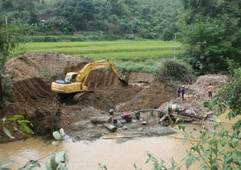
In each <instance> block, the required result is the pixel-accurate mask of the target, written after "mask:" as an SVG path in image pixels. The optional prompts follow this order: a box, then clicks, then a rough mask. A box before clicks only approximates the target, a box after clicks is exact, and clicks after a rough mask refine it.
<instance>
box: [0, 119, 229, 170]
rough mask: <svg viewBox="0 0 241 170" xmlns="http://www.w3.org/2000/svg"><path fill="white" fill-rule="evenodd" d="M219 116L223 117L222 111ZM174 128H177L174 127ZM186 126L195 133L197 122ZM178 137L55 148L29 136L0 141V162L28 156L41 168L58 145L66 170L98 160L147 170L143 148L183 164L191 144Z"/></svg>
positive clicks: (93, 167) (120, 169) (84, 169)
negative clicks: (24, 138) (9, 141)
mask: <svg viewBox="0 0 241 170" xmlns="http://www.w3.org/2000/svg"><path fill="white" fill-rule="evenodd" d="M221 119H222V120H225V121H227V120H226V119H225V116H224V115H223V116H222V117H221ZM226 125H228V126H231V123H230V124H229V123H226ZM174 129H176V130H177V127H174ZM186 129H187V131H189V132H192V133H193V135H198V134H199V130H198V129H199V125H198V124H187V125H186ZM196 129H197V130H196ZM182 138H183V134H182V133H181V132H178V133H177V134H172V135H169V136H162V137H151V138H132V139H131V140H127V141H125V142H122V143H117V142H116V139H115V138H114V139H99V140H96V141H93V142H89V141H82V142H72V141H65V142H63V143H62V144H61V145H60V146H59V147H58V148H56V147H55V146H53V145H48V144H45V143H43V142H42V141H41V140H40V139H39V138H31V139H27V140H26V141H25V142H23V141H16V142H12V143H7V144H0V162H4V161H6V160H14V161H15V163H14V164H12V165H11V166H9V168H11V169H13V170H15V169H18V168H20V167H22V166H23V165H24V163H25V162H27V161H28V159H29V158H31V159H35V160H36V159H40V160H39V162H40V163H41V168H36V169H37V170H38V169H43V170H44V169H46V168H45V164H46V162H47V161H48V160H49V158H50V156H48V157H46V156H47V155H48V154H49V153H51V152H54V151H56V150H57V149H58V150H64V151H65V152H66V153H67V154H68V156H69V159H70V161H69V165H68V167H69V169H70V170H100V169H101V168H100V167H99V165H98V164H99V163H100V164H101V165H105V166H106V167H107V169H108V170H134V169H135V168H134V165H133V164H136V166H137V167H138V168H142V169H143V170H147V169H152V167H153V165H152V162H149V163H146V160H147V158H148V156H147V152H149V153H151V154H152V155H153V156H154V157H155V158H157V160H164V161H166V162H167V164H168V165H170V164H169V162H170V161H169V160H170V159H171V158H174V159H175V160H176V161H177V162H178V164H179V165H181V164H183V163H181V159H182V158H184V157H185V155H186V154H185V151H186V150H187V149H189V148H190V147H191V144H190V143H186V144H183V140H182ZM44 157H46V158H44ZM183 166H185V164H184V165H183ZM183 169H185V168H183ZM192 169H199V165H197V164H196V165H194V166H193V167H192Z"/></svg>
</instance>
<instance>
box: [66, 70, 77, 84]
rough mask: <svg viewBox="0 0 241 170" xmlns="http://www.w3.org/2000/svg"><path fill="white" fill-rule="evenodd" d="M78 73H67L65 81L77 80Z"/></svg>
mask: <svg viewBox="0 0 241 170" xmlns="http://www.w3.org/2000/svg"><path fill="white" fill-rule="evenodd" d="M77 75H78V72H70V73H67V74H66V76H65V79H64V81H65V82H75V78H76V76H77Z"/></svg>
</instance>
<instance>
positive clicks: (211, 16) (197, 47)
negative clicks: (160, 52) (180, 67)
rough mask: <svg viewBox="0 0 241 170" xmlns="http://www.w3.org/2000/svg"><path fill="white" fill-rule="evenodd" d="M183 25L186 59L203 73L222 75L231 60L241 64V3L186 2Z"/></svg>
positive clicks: (184, 4) (216, 1)
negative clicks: (220, 73) (219, 73)
mask: <svg viewBox="0 0 241 170" xmlns="http://www.w3.org/2000/svg"><path fill="white" fill-rule="evenodd" d="M182 2H183V6H184V9H185V13H184V14H183V15H182V17H180V20H179V23H180V25H182V26H181V28H182V31H183V39H182V41H183V42H184V44H186V50H185V58H187V61H188V62H189V63H190V64H191V65H192V66H193V68H194V69H195V70H196V71H197V72H199V74H205V73H218V72H220V71H222V72H225V71H226V70H227V68H228V65H227V60H228V59H233V60H234V61H235V62H239V63H240V62H241V59H240V57H239V56H240V54H241V46H240V42H241V40H240V35H241V32H240V26H241V22H240V14H241V13H240V12H239V11H240V2H238V1H235V0H232V1H228V2H227V1H221V0H211V1H197V0H183V1H182Z"/></svg>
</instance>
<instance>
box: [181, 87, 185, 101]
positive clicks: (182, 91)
mask: <svg viewBox="0 0 241 170" xmlns="http://www.w3.org/2000/svg"><path fill="white" fill-rule="evenodd" d="M181 93H182V100H184V94H185V86H184V85H183V86H182V89H181Z"/></svg>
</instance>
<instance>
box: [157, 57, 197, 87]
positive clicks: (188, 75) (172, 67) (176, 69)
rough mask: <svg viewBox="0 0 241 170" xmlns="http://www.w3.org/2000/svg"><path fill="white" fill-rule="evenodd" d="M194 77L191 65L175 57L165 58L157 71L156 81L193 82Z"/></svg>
mask: <svg viewBox="0 0 241 170" xmlns="http://www.w3.org/2000/svg"><path fill="white" fill-rule="evenodd" d="M194 79H195V76H194V74H193V70H192V69H191V67H190V66H189V65H188V64H185V63H182V62H180V61H177V60H174V59H165V60H163V61H162V62H161V63H159V64H158V65H157V69H156V72H155V81H164V82H176V81H180V82H185V83H192V82H193V81H194Z"/></svg>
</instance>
